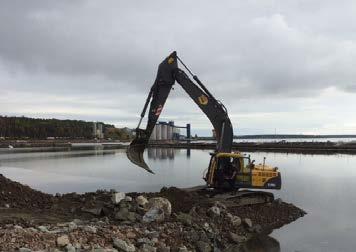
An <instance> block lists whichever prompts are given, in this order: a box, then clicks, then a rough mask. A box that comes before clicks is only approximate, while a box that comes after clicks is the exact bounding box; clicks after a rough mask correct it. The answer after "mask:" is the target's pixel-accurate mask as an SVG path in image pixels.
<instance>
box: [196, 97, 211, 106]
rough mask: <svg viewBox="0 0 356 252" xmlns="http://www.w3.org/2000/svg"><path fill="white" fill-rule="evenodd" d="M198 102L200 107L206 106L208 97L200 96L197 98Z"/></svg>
mask: <svg viewBox="0 0 356 252" xmlns="http://www.w3.org/2000/svg"><path fill="white" fill-rule="evenodd" d="M198 101H199V103H200V105H206V104H208V101H209V100H208V97H206V96H205V95H201V96H199V97H198Z"/></svg>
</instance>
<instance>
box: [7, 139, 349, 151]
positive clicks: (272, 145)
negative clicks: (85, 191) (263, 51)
mask: <svg viewBox="0 0 356 252" xmlns="http://www.w3.org/2000/svg"><path fill="white" fill-rule="evenodd" d="M128 144H129V142H119V141H105V140H104V141H96V140H93V141H88V140H86V141H84V140H70V141H69V140H67V141H64V140H60V141H57V140H36V141H34V140H31V141H0V150H1V152H2V153H4V152H8V151H10V152H22V151H24V152H44V151H68V150H92V149H103V150H110V149H126V148H127V146H128ZM10 146H11V147H10ZM215 146H216V144H215V143H214V142H188V141H180V142H169V141H165V142H163V141H160V142H150V143H149V145H148V147H150V148H178V149H207V150H214V149H215ZM233 150H235V151H236V150H238V151H243V152H244V151H245V152H256V151H260V152H277V153H301V154H336V153H344V154H356V143H354V142H345V143H342V142H341V143H339V142H330V141H327V142H314V141H313V142H306V141H303V142H287V141H278V142H234V143H233Z"/></svg>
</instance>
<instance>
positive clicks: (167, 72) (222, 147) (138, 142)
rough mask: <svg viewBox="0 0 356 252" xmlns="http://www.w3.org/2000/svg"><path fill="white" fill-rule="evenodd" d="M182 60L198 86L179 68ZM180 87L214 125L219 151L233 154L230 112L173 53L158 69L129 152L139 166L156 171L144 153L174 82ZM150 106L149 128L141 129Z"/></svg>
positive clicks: (132, 159)
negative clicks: (148, 163)
mask: <svg viewBox="0 0 356 252" xmlns="http://www.w3.org/2000/svg"><path fill="white" fill-rule="evenodd" d="M178 61H179V62H181V64H182V65H183V66H184V67H185V68H186V69H187V70H188V72H189V73H190V74H191V75H192V76H193V79H194V80H195V81H196V83H197V84H196V83H194V82H193V81H192V80H191V79H190V78H189V77H188V75H187V74H186V73H185V72H184V71H183V70H182V69H180V68H178ZM175 82H177V83H178V84H180V85H181V86H182V87H183V89H184V90H185V91H186V92H187V94H188V95H189V96H190V97H191V98H192V99H193V101H194V102H195V103H196V104H197V105H198V106H199V108H200V109H201V110H202V111H203V112H204V114H205V115H206V116H207V117H208V118H209V120H210V122H211V123H212V125H213V127H214V129H215V132H216V137H217V146H216V151H217V152H230V151H231V147H232V140H233V129H232V125H231V121H230V119H229V117H228V115H227V111H226V109H225V107H224V105H222V104H221V103H220V102H219V101H217V100H216V99H215V98H214V96H213V95H212V94H211V93H210V92H209V91H208V90H207V89H206V87H205V86H204V85H203V83H201V81H200V80H199V79H198V77H197V76H195V75H193V74H192V73H191V71H190V70H189V69H188V68H187V67H186V66H185V65H184V63H183V62H182V61H181V60H180V59H179V57H178V56H177V53H176V52H173V53H171V54H170V55H169V56H168V57H167V58H166V59H165V60H164V61H163V62H162V63H161V64H160V65H159V67H158V72H157V77H156V80H155V82H154V84H153V85H152V87H151V90H150V92H149V94H148V97H147V99H146V103H145V105H144V108H143V110H142V113H141V118H140V122H139V124H138V126H137V128H136V137H135V139H134V140H133V141H132V142H131V144H130V146H129V148H128V150H127V156H128V158H129V159H130V160H131V161H132V162H133V163H134V164H136V165H138V166H140V167H142V168H144V169H146V170H147V171H149V172H152V170H151V169H150V168H149V167H148V165H147V164H146V162H145V161H144V159H143V152H144V150H145V148H146V147H147V144H148V141H149V138H150V136H151V134H152V131H153V129H154V127H155V125H156V123H157V120H158V118H159V116H160V114H161V112H162V109H163V107H164V104H165V102H166V100H167V98H168V95H169V93H170V91H171V89H172V86H173V85H174V83H175ZM148 106H149V107H150V108H149V111H148V120H147V125H146V128H145V129H140V124H141V122H142V119H143V118H144V116H145V114H146V111H147V108H148ZM152 173H153V172H152Z"/></svg>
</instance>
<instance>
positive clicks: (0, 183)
mask: <svg viewBox="0 0 356 252" xmlns="http://www.w3.org/2000/svg"><path fill="white" fill-rule="evenodd" d="M52 198H53V196H52V195H49V194H46V193H42V192H40V191H36V190H34V189H32V188H30V187H29V186H26V185H22V184H20V183H18V182H15V181H12V180H10V179H8V178H5V177H4V176H3V175H2V174H0V207H11V208H23V209H47V208H50V207H51V205H52Z"/></svg>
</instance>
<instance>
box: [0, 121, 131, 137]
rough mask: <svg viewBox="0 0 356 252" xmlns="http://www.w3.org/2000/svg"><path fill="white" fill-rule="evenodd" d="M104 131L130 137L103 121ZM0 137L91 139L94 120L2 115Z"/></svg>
mask: <svg viewBox="0 0 356 252" xmlns="http://www.w3.org/2000/svg"><path fill="white" fill-rule="evenodd" d="M114 129H115V130H114ZM103 131H104V136H105V135H106V133H110V134H109V135H110V136H112V137H113V138H115V139H120V138H121V137H124V138H129V136H128V135H129V133H127V134H124V132H122V131H121V130H120V129H116V128H115V127H114V125H110V124H104V123H103ZM114 132H115V133H114ZM113 133H114V134H113ZM0 137H1V138H10V139H47V138H49V137H54V138H72V139H74V138H83V139H90V138H94V134H93V122H86V121H82V120H59V119H37V118H28V117H7V116H0ZM105 137H106V136H105Z"/></svg>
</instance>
